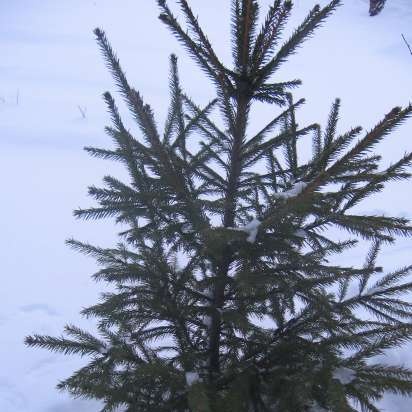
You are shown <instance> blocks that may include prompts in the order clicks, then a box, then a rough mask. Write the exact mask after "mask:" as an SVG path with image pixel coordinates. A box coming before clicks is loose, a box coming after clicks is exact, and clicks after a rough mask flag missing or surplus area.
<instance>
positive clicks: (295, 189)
mask: <svg viewBox="0 0 412 412" xmlns="http://www.w3.org/2000/svg"><path fill="white" fill-rule="evenodd" d="M307 185H308V184H307V183H305V182H296V183H294V185H293V186H292V187H291V188H290V189H289V190H285V191H284V192H280V193H274V194H273V197H274V198H275V199H289V198H290V197H296V196H298V195H300V194H301V193H302V192H303V190H304V189H305V188H306V186H307Z"/></svg>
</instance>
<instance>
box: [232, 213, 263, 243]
mask: <svg viewBox="0 0 412 412" xmlns="http://www.w3.org/2000/svg"><path fill="white" fill-rule="evenodd" d="M261 223H262V222H261V221H260V220H259V219H257V218H256V217H255V218H253V219H252V220H251V221H250V222H249V223H248V224H247V225H245V226H243V227H239V228H235V229H236V230H240V231H242V232H246V233H247V234H248V237H247V238H246V242H249V243H255V241H256V236H257V234H258V230H259V226H260V225H261Z"/></svg>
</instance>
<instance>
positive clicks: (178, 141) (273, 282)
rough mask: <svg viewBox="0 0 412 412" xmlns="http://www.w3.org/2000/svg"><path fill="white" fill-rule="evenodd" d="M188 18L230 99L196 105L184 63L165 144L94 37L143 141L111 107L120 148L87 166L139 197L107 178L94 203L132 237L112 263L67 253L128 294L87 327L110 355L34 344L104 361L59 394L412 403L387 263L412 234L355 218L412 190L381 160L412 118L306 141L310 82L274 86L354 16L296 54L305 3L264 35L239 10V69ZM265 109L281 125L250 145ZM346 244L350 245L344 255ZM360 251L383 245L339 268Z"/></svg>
mask: <svg viewBox="0 0 412 412" xmlns="http://www.w3.org/2000/svg"><path fill="white" fill-rule="evenodd" d="M176 2H177V3H178V5H179V6H180V7H181V11H182V13H183V15H184V16H185V18H186V23H187V27H183V26H182V25H181V23H179V21H178V20H177V18H176V16H175V14H174V13H173V11H172V10H171V9H170V8H169V6H168V4H167V3H166V1H165V0H159V1H158V3H159V7H160V9H161V14H160V19H161V20H162V21H163V22H164V23H165V24H166V25H167V26H168V28H169V29H170V30H171V31H172V33H173V34H174V35H175V36H176V37H177V39H178V40H179V41H180V42H181V43H182V44H183V46H184V47H185V48H186V49H187V51H188V52H189V54H190V55H191V56H192V57H193V58H194V60H195V61H196V63H197V64H198V65H199V66H200V68H201V69H202V70H203V71H204V72H205V73H206V75H207V76H208V77H209V78H210V80H211V81H212V82H213V84H214V85H215V87H216V99H214V100H212V101H211V102H210V103H209V104H207V105H206V106H205V107H203V108H202V107H199V106H198V105H196V104H195V103H194V102H193V101H192V100H191V99H190V98H189V97H188V96H187V95H186V94H185V93H184V91H183V89H182V87H181V84H180V79H179V74H178V68H177V58H176V57H175V56H172V57H171V60H170V64H171V69H170V79H169V83H170V108H169V111H168V114H167V119H166V123H165V126H164V128H163V130H160V128H159V126H158V124H157V123H156V122H155V119H154V115H153V112H152V109H151V108H150V106H149V105H148V104H147V103H145V102H144V100H143V98H142V96H141V95H140V94H139V93H138V92H137V91H136V90H134V89H133V88H132V87H131V86H130V85H129V83H128V82H127V79H126V77H125V75H124V73H123V71H122V69H121V66H120V64H119V60H118V58H117V57H116V55H115V53H114V51H113V49H112V48H111V46H110V44H109V42H108V40H107V38H106V36H105V34H104V32H103V31H102V30H100V29H96V30H95V34H96V38H97V41H98V43H99V45H100V47H101V50H102V53H103V55H104V58H105V60H106V62H107V65H108V67H109V70H110V71H111V72H112V74H113V77H114V79H115V82H116V85H117V87H118V89H119V91H120V94H121V96H122V97H123V99H124V100H125V102H126V105H127V106H128V108H129V109H130V111H131V113H132V115H133V117H134V119H135V121H136V122H137V125H138V126H139V129H140V136H138V137H135V136H133V135H132V134H131V133H130V132H129V129H128V128H127V127H126V126H125V125H124V124H123V122H122V119H121V117H120V114H119V110H118V108H117V106H116V103H115V100H114V98H113V97H112V96H111V94H110V93H108V92H107V93H105V94H104V100H105V102H106V104H107V107H108V111H109V114H110V116H111V119H112V126H111V127H107V128H106V132H107V134H108V135H109V136H110V137H111V139H112V140H113V143H114V147H113V148H112V149H100V148H91V147H88V148H86V150H87V151H88V152H89V153H90V154H91V155H92V156H96V157H100V158H103V159H110V160H116V161H120V162H122V163H123V164H124V165H125V167H126V168H127V170H128V172H129V181H127V182H121V181H119V180H118V179H116V178H115V177H112V176H106V177H104V179H103V182H104V187H102V188H100V187H95V186H91V187H90V188H89V194H90V196H91V197H92V198H94V200H95V201H96V203H97V206H93V207H91V208H87V209H79V210H76V211H75V216H77V217H79V218H83V219H101V218H106V217H114V218H115V219H116V222H119V223H122V224H126V225H127V230H125V231H124V232H122V233H121V234H120V236H121V238H122V242H121V243H119V244H118V245H117V246H116V247H114V248H102V247H96V246H92V245H89V244H86V243H82V242H79V241H75V240H70V241H68V243H69V245H70V246H72V247H73V248H74V249H76V250H78V251H80V252H82V253H85V254H87V255H90V256H92V257H94V258H95V259H96V260H97V262H98V263H99V264H100V265H101V267H102V268H101V269H100V270H99V271H98V272H97V273H96V274H95V275H94V278H95V279H96V280H99V281H105V282H108V283H109V284H111V285H113V288H112V290H114V291H113V292H111V293H106V294H104V295H103V296H102V298H101V301H100V302H99V303H97V304H96V305H94V306H91V307H88V308H86V309H84V310H83V311H82V314H83V315H84V316H88V317H95V318H96V319H97V320H98V330H99V336H98V337H95V336H93V335H91V334H90V333H87V332H85V331H82V330H80V329H78V328H76V327H73V326H68V327H67V328H66V335H65V336H64V337H61V338H55V337H51V336H39V335H35V336H31V337H28V338H27V339H26V343H27V344H28V345H30V346H36V347H42V348H45V349H48V350H52V351H58V352H62V353H64V354H72V353H76V354H80V355H84V356H89V357H91V360H90V362H89V363H88V364H87V365H86V366H85V367H84V368H82V369H80V370H79V371H77V372H76V373H74V375H72V376H71V377H69V378H68V379H66V380H64V381H63V382H61V383H60V384H59V388H60V389H64V390H67V391H69V392H70V393H71V394H73V395H74V396H82V397H88V398H95V399H100V400H102V401H103V403H104V408H103V409H102V411H114V410H116V408H117V407H118V406H122V407H124V408H125V410H126V411H128V412H137V411H142V412H143V411H144V412H155V411H156V412H162V411H164V412H166V411H167V412H183V411H188V410H191V411H193V412H229V411H233V410H236V411H238V412H251V411H253V412H266V411H274V412H305V411H306V412H308V411H309V412H310V411H311V412H319V411H320V412H322V411H332V412H346V411H356V410H357V409H355V408H360V410H362V412H376V411H378V408H377V407H376V406H374V403H375V402H376V401H377V400H379V399H380V398H381V397H382V395H383V394H384V393H385V392H393V393H398V394H402V395H409V394H410V393H411V392H412V372H411V371H409V370H408V369H406V368H404V367H400V366H390V365H384V364H379V363H377V360H376V356H378V355H382V354H384V353H385V351H387V350H388V349H391V348H395V347H398V346H399V345H401V344H403V343H405V342H406V341H408V340H409V339H410V338H411V336H412V324H411V320H412V304H411V303H409V302H408V301H407V299H406V297H405V296H406V295H407V294H408V293H410V291H411V289H412V283H411V282H409V281H408V279H407V277H408V275H409V273H410V271H411V270H412V266H409V267H405V268H401V269H399V270H396V271H394V272H391V273H385V272H384V271H383V268H381V267H379V266H377V264H376V261H377V256H378V252H379V250H380V249H381V248H382V247H383V246H384V245H385V244H387V243H392V242H394V240H395V238H396V237H397V236H409V235H410V234H411V232H412V228H411V226H409V223H408V221H407V219H403V218H395V217H389V216H378V215H369V216H365V215H358V214H356V213H355V212H353V211H352V210H353V208H354V207H355V206H356V205H358V204H359V203H360V202H362V201H363V200H364V199H365V198H367V197H369V196H371V195H373V194H375V193H378V192H380V191H381V190H382V189H383V188H384V186H385V185H386V184H387V183H388V182H391V181H394V180H395V181H396V180H403V179H407V178H409V177H410V174H409V172H408V168H409V166H410V165H411V163H412V154H405V156H404V157H402V158H401V159H400V160H398V161H397V162H395V163H394V164H392V165H390V166H389V167H387V168H386V169H383V170H382V169H380V166H379V165H380V161H381V158H380V156H378V155H376V154H375V153H374V152H373V150H374V148H375V146H376V145H377V144H378V143H379V142H380V141H381V140H382V139H383V138H384V137H385V136H387V135H388V134H389V133H391V132H392V131H393V130H394V129H395V128H396V127H397V126H399V125H400V124H401V123H403V122H404V121H405V120H406V119H407V118H408V117H410V115H411V113H412V106H411V105H409V106H407V107H406V108H394V109H392V110H391V111H390V112H389V113H388V114H387V115H386V116H385V117H384V118H383V120H381V121H380V122H379V123H378V124H377V125H376V126H375V127H374V128H372V129H371V130H370V131H368V132H363V131H362V129H361V128H360V127H355V128H353V129H351V130H349V131H347V132H344V133H342V134H339V132H338V127H337V126H338V119H339V109H340V101H339V100H336V101H335V102H334V103H333V105H332V110H331V112H330V115H329V118H328V121H327V124H326V127H325V128H324V130H323V129H322V128H321V127H320V126H319V125H318V124H317V123H314V124H311V125H308V126H304V127H301V126H300V125H299V124H298V122H297V110H298V109H299V107H300V106H301V105H302V104H303V103H304V100H303V99H301V100H298V101H295V100H294V99H293V97H292V94H291V89H293V88H294V87H296V86H298V85H299V81H298V80H288V81H284V82H279V83H271V82H270V81H271V80H270V78H271V76H272V75H273V74H274V73H275V72H276V70H277V69H278V68H279V67H280V65H281V64H283V63H284V62H285V61H286V60H287V59H288V58H289V57H290V56H291V55H292V54H293V53H295V52H296V50H297V48H298V47H299V46H300V45H301V44H302V43H303V42H304V41H305V40H306V39H307V38H308V37H310V36H311V35H312V34H313V32H314V30H315V29H316V28H317V27H319V26H320V25H321V23H323V21H324V20H325V19H326V17H327V16H329V15H330V14H331V12H332V11H333V10H334V9H336V7H337V6H338V5H339V1H338V0H334V1H332V2H331V3H329V4H328V5H327V6H326V7H324V8H320V7H319V6H316V7H315V8H314V9H313V10H312V11H311V12H310V13H309V15H308V17H307V18H306V19H305V20H304V22H303V23H302V24H301V25H300V26H299V27H298V28H297V29H296V30H295V31H294V32H293V33H292V35H291V37H290V38H289V39H287V40H286V41H285V42H284V43H281V34H282V30H283V28H284V27H285V25H286V23H287V20H288V18H289V16H290V13H291V9H292V2H291V1H287V0H285V1H282V0H274V1H273V4H272V6H271V7H270V9H269V12H268V14H267V16H266V18H265V19H264V20H263V24H262V25H261V27H260V28H259V27H258V24H259V3H258V1H256V0H232V19H231V25H232V51H233V60H234V61H233V67H231V68H228V67H227V66H225V65H224V64H223V63H222V62H221V61H220V60H219V58H218V56H217V55H216V54H215V52H214V51H213V48H212V45H211V44H210V42H209V40H208V38H207V36H206V35H205V33H204V32H203V30H202V29H201V27H200V25H199V22H198V19H197V18H196V17H195V15H194V13H193V12H192V10H191V8H190V6H189V4H188V2H187V1H186V0H176ZM255 101H260V102H266V103H269V104H274V105H276V106H278V107H280V109H279V111H280V112H279V114H278V115H277V116H276V117H275V118H274V119H273V120H272V121H270V122H269V123H268V124H267V125H265V126H264V127H263V128H262V129H261V131H260V132H259V133H257V134H256V135H255V136H250V135H249V133H248V128H247V125H248V122H249V111H250V107H251V105H252V104H253V103H254V102H255ZM216 110H217V111H218V112H219V113H220V115H221V119H222V122H223V125H224V126H221V125H219V124H218V123H217V122H216V121H215V120H214V119H216V115H215V112H216ZM308 136H309V137H311V138H312V147H313V154H312V156H309V157H308V156H305V158H308V160H306V161H302V160H301V157H302V156H301V154H305V155H306V153H301V151H300V147H301V146H300V145H299V143H300V140H301V139H302V138H304V137H305V138H306V139H307V138H308ZM356 139H357V140H356ZM332 227H334V228H337V229H339V230H341V231H346V232H348V234H349V235H351V236H352V237H351V238H349V239H347V240H344V241H337V240H336V239H334V237H333V235H332V232H331V231H330V229H331V228H332ZM358 239H364V240H368V241H370V242H371V244H372V247H371V250H370V252H369V254H368V255H367V258H366V262H365V264H364V265H363V266H360V267H344V266H337V265H334V264H332V263H331V261H332V259H333V255H335V254H339V253H342V252H344V251H345V250H347V249H349V248H352V247H354V246H355V245H356V244H357V240H358ZM66 336H67V337H66Z"/></svg>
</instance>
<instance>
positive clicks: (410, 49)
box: [401, 34, 412, 55]
mask: <svg viewBox="0 0 412 412" xmlns="http://www.w3.org/2000/svg"><path fill="white" fill-rule="evenodd" d="M401 36H402V39H403V41H404V42H405V44H406V47H407V48H408V50H409V53H410V54H411V55H412V47H411V45H410V44H409V43H408V40H406V38H405V36H404V35H403V34H401Z"/></svg>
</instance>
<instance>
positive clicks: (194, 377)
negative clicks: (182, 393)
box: [186, 372, 200, 386]
mask: <svg viewBox="0 0 412 412" xmlns="http://www.w3.org/2000/svg"><path fill="white" fill-rule="evenodd" d="M199 381H200V376H199V374H198V373H197V372H186V383H187V384H188V386H192V385H193V384H194V383H196V382H199Z"/></svg>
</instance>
